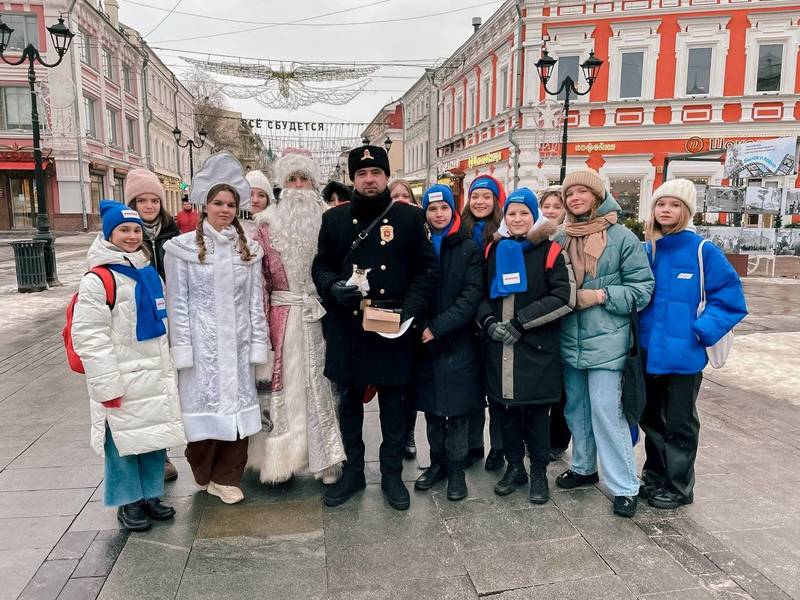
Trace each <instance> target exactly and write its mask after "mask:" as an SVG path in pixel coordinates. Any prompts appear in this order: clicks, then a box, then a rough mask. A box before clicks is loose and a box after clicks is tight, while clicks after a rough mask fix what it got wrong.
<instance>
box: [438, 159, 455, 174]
mask: <svg viewBox="0 0 800 600" xmlns="http://www.w3.org/2000/svg"><path fill="white" fill-rule="evenodd" d="M458 163H459V160H458V159H457V158H451V159H450V160H448V161H445V162H443V163H439V172H444V171H451V170H452V169H457V168H458Z"/></svg>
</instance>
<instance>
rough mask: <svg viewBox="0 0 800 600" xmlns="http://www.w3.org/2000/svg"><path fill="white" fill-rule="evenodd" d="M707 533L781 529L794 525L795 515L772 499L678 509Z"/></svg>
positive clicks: (747, 499) (715, 501)
mask: <svg viewBox="0 0 800 600" xmlns="http://www.w3.org/2000/svg"><path fill="white" fill-rule="evenodd" d="M682 510H683V511H684V512H685V513H686V514H687V515H688V516H690V517H691V518H692V519H694V521H696V522H697V523H698V525H701V526H702V527H705V528H706V529H708V531H710V532H711V533H718V532H723V531H736V530H744V529H766V528H771V527H785V526H791V525H795V524H797V523H798V517H797V515H796V514H792V512H791V511H792V509H791V508H790V507H787V506H784V505H783V504H781V503H780V502H778V501H777V500H774V499H772V498H762V499H760V500H759V501H758V502H753V500H752V499H749V498H736V499H732V500H705V501H703V502H700V503H695V504H692V505H690V506H686V507H684V508H683V509H682Z"/></svg>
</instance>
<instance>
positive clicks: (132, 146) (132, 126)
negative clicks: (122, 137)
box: [125, 117, 139, 152]
mask: <svg viewBox="0 0 800 600" xmlns="http://www.w3.org/2000/svg"><path fill="white" fill-rule="evenodd" d="M125 125H126V127H127V129H128V132H127V133H128V151H129V152H136V148H137V144H136V140H137V139H138V138H139V131H138V129H139V128H138V127H137V126H136V121H135V120H134V119H129V118H127V117H126V118H125Z"/></svg>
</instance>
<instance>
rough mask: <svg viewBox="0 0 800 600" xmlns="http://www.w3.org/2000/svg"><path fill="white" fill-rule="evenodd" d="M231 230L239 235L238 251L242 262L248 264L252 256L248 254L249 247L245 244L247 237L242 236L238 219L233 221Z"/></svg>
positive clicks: (242, 232) (242, 231)
mask: <svg viewBox="0 0 800 600" xmlns="http://www.w3.org/2000/svg"><path fill="white" fill-rule="evenodd" d="M233 228H234V229H235V230H236V233H238V234H239V251H240V252H241V253H242V260H243V261H244V262H249V261H250V260H251V259H252V258H253V255H252V253H251V252H250V246H249V244H248V243H247V236H246V235H245V234H244V229H242V224H241V223H239V219H238V218H236V217H234V219H233Z"/></svg>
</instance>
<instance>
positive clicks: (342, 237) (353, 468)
mask: <svg viewBox="0 0 800 600" xmlns="http://www.w3.org/2000/svg"><path fill="white" fill-rule="evenodd" d="M348 167H349V172H350V179H352V180H353V182H354V187H355V191H354V193H353V197H352V200H351V202H349V203H347V204H343V205H341V206H337V207H335V208H332V209H330V210H328V211H327V212H325V214H324V215H323V217H322V227H321V229H320V233H319V246H318V249H317V256H316V258H315V259H314V264H313V266H312V268H311V273H312V276H313V278H314V284H315V285H316V287H317V291H318V292H319V295H320V297H321V298H322V300H323V303H324V305H325V309H326V310H327V314H326V315H325V318H324V330H325V338H326V341H327V352H326V355H325V375H326V376H327V377H328V379H330V380H331V381H333V382H335V383H336V384H338V386H339V389H340V390H341V428H342V438H343V440H344V447H345V451H346V452H347V462H346V463H345V465H344V471H343V473H342V477H341V478H340V479H339V481H338V482H337V483H336V484H335V485H333V486H331V487H329V488H328V489H327V490H326V491H325V494H324V496H323V498H324V501H325V504H327V505H328V506H337V505H339V504H342V503H343V502H345V501H346V500H347V499H348V498H349V497H350V496H352V495H353V494H354V493H356V492H357V491H359V490H361V489H363V488H364V487H366V480H365V478H364V440H363V437H362V427H363V424H364V404H363V398H364V392H365V390H366V388H367V386H369V385H373V386H375V387H377V389H378V402H379V407H380V420H381V433H382V434H383V442H382V443H381V448H380V463H381V489H382V490H383V492H384V494H385V495H386V498H387V500H388V501H389V504H391V506H392V507H393V508H396V509H398V510H405V509H406V508H408V505H409V496H408V490H407V489H406V487H405V485H404V484H403V481H402V479H401V474H402V469H403V450H404V447H405V441H406V426H405V417H404V412H403V390H404V388H405V386H406V385H407V384H408V383H409V381H410V379H411V365H412V351H413V347H414V346H413V343H412V342H413V340H414V337H415V336H419V335H421V331H422V329H420V322H421V321H423V320H424V319H425V317H426V314H427V312H428V310H429V308H430V303H431V300H432V297H433V293H434V291H435V289H436V274H437V273H436V270H437V263H438V261H437V259H436V254H435V253H434V250H433V245H432V244H431V242H430V239H429V237H428V234H427V228H426V225H425V215H424V214H423V213H422V211H421V210H419V209H418V208H416V207H413V206H409V205H406V204H402V203H398V202H395V203H392V199H391V197H390V193H389V190H388V188H387V184H388V181H389V159H388V157H387V155H386V151H385V150H384V149H383V148H380V147H377V146H368V145H365V146H361V147H359V148H356V149H354V150H352V151H351V152H350V155H349V156H348ZM387 209H388V211H387ZM371 225H373V227H372V228H371V229H369V228H370V226H371ZM368 229H369V233H367V234H365V232H366V231H367V230H368ZM359 237H361V238H362V239H361V241H360V242H359V243H358V245H357V247H356V248H355V249H352V246H353V243H354V242H355V241H356V240H357V239H358V238H359ZM354 265H357V266H358V267H359V268H360V269H370V271H369V273H368V274H367V278H368V282H369V288H370V289H369V293H368V295H367V299H369V300H371V301H372V306H375V307H378V308H391V309H396V310H400V311H401V319H402V321H405V320H406V319H408V318H411V317H414V321H413V323H412V327H411V328H409V330H408V331H407V332H406V333H405V334H404V335H402V336H401V337H399V338H397V339H387V338H384V337H382V336H380V335H378V334H377V333H373V332H368V331H364V329H363V328H362V316H363V315H362V311H361V309H360V308H359V307H360V303H361V300H362V294H361V292H360V291H359V289H358V287H356V286H353V285H347V284H346V281H347V280H348V279H349V278H350V276H351V275H352V274H353V267H354Z"/></svg>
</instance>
